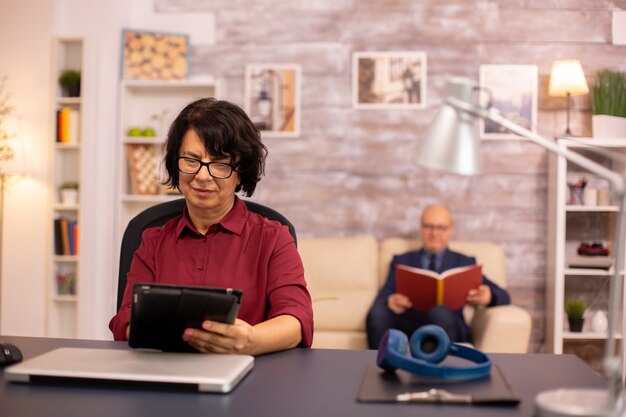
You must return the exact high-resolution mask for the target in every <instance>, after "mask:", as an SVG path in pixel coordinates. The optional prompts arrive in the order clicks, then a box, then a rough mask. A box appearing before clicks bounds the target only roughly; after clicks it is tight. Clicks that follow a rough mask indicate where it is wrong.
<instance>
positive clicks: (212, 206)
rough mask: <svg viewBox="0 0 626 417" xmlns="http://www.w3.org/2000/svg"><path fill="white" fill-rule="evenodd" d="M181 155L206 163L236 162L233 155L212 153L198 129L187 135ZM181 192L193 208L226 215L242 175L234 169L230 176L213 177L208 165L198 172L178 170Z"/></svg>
mask: <svg viewBox="0 0 626 417" xmlns="http://www.w3.org/2000/svg"><path fill="white" fill-rule="evenodd" d="M178 156H184V157H188V158H194V159H199V160H201V161H202V162H224V163H227V164H231V163H234V162H235V161H231V160H230V158H226V159H222V158H217V159H214V158H212V157H211V155H209V153H208V152H207V150H206V149H205V147H204V144H203V143H202V140H201V139H200V137H199V136H198V134H197V133H196V131H195V130H193V129H189V130H188V131H187V133H185V136H184V137H183V142H182V145H181V147H180V150H179V153H178ZM178 179H179V187H180V191H181V192H182V193H183V195H184V196H185V199H186V200H187V205H188V207H189V208H190V210H194V209H201V210H209V211H214V212H215V213H218V214H220V213H221V214H225V213H226V212H227V211H228V210H230V207H231V206H232V204H233V201H234V196H235V188H236V187H237V184H238V183H239V174H238V173H237V171H235V170H233V172H232V175H231V176H230V177H229V178H224V179H219V178H213V177H212V176H211V175H210V174H209V170H208V167H206V166H203V167H201V168H200V171H198V173H197V174H185V173H184V172H180V171H179V172H178Z"/></svg>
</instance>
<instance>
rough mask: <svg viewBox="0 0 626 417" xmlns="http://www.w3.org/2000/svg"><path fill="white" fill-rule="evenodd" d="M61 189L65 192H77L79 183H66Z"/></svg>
mask: <svg viewBox="0 0 626 417" xmlns="http://www.w3.org/2000/svg"><path fill="white" fill-rule="evenodd" d="M61 189H63V190H71V189H74V190H77V189H78V183H77V182H76V181H66V182H64V183H63V184H61Z"/></svg>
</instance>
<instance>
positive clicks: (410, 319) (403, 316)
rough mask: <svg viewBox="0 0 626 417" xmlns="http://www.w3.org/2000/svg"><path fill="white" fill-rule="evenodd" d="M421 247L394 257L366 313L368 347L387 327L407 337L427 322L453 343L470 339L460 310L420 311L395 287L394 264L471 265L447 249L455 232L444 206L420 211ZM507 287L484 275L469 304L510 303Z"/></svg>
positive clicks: (471, 260)
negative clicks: (382, 283)
mask: <svg viewBox="0 0 626 417" xmlns="http://www.w3.org/2000/svg"><path fill="white" fill-rule="evenodd" d="M421 222H422V224H421V237H422V248H421V249H420V250H418V251H412V252H407V253H404V254H402V255H396V256H394V258H393V260H392V261H391V265H390V267H389V275H388V277H387V282H386V283H385V285H384V287H383V288H382V289H381V290H380V292H379V293H378V296H377V297H376V299H375V300H374V303H373V305H372V307H371V308H370V310H369V312H368V314H367V342H368V345H369V348H370V349H377V348H378V344H379V342H380V339H381V338H382V336H383V334H384V333H385V331H386V330H387V329H390V328H393V329H398V330H401V331H402V332H404V333H406V334H407V336H408V337H410V336H411V334H412V333H413V332H414V331H415V330H416V329H417V328H418V327H421V326H423V325H426V324H436V325H438V326H441V327H442V328H443V329H444V330H445V331H446V333H447V334H448V336H449V337H450V340H451V341H452V342H471V339H470V335H469V329H468V327H467V324H466V323H465V320H464V319H463V309H462V308H459V309H457V310H451V309H450V308H448V307H447V306H445V305H438V306H436V307H433V308H432V309H430V310H429V311H428V312H420V311H417V310H415V309H413V308H411V307H412V305H411V302H410V301H409V299H408V298H407V297H406V296H404V295H402V294H398V293H396V291H395V287H396V265H397V264H403V265H408V266H412V267H417V268H424V269H430V270H433V271H436V272H438V273H442V272H444V271H446V270H448V269H451V268H456V267H461V266H468V265H474V264H475V263H476V259H475V258H473V257H469V256H465V255H463V254H460V253H457V252H453V251H451V250H450V249H448V241H449V240H450V237H451V236H452V233H453V231H454V228H453V224H452V215H451V214H450V211H449V210H448V208H447V207H445V206H442V205H432V206H429V207H427V208H426V209H425V210H424V212H423V213H422V220H421ZM510 301H511V300H510V297H509V294H508V293H507V292H506V290H504V289H502V288H500V287H498V286H497V285H496V284H494V283H493V282H491V281H489V280H488V279H487V278H486V277H485V276H483V284H482V285H481V286H480V287H479V288H478V289H476V290H471V291H470V292H469V293H468V294H467V302H468V303H469V304H476V305H485V306H488V307H491V306H496V305H503V304H509V303H510Z"/></svg>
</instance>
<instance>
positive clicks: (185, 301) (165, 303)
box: [128, 284, 242, 352]
mask: <svg viewBox="0 0 626 417" xmlns="http://www.w3.org/2000/svg"><path fill="white" fill-rule="evenodd" d="M241 296H242V291H241V290H238V289H233V288H213V287H190V286H180V285H167V284H135V286H134V287H133V303H132V309H131V315H130V334H129V336H128V344H129V346H130V347H133V348H149V349H159V350H163V351H168V352H193V351H194V349H193V348H192V347H191V346H189V344H188V343H187V342H185V341H184V340H183V339H182V337H183V332H184V331H185V329H188V328H196V329H199V328H200V327H201V325H202V322H203V321H204V320H211V321H219V322H222V323H231V324H232V323H233V322H234V321H235V318H236V317H237V312H238V311H239V306H240V305H241Z"/></svg>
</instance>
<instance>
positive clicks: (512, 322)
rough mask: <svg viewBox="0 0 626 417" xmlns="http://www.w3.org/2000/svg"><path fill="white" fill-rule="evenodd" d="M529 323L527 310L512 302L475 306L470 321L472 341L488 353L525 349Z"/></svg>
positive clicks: (523, 350) (528, 336)
mask: <svg viewBox="0 0 626 417" xmlns="http://www.w3.org/2000/svg"><path fill="white" fill-rule="evenodd" d="M531 327H532V324H531V319H530V314H529V313H528V312H527V311H526V310H524V309H523V308H521V307H518V306H514V305H504V306H496V307H490V308H484V307H481V308H477V309H476V311H475V313H474V317H473V319H472V322H471V325H470V329H471V333H472V337H473V341H474V345H475V346H476V347H477V348H478V349H480V350H482V351H484V352H491V353H526V352H528V342H529V341H530V331H531ZM503 335H506V336H505V337H503Z"/></svg>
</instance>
